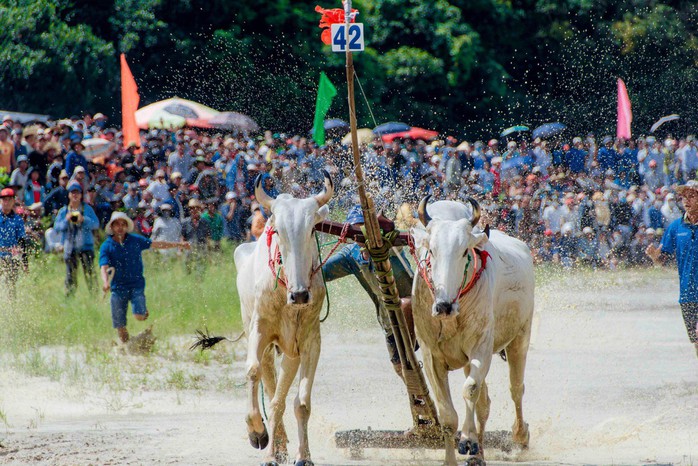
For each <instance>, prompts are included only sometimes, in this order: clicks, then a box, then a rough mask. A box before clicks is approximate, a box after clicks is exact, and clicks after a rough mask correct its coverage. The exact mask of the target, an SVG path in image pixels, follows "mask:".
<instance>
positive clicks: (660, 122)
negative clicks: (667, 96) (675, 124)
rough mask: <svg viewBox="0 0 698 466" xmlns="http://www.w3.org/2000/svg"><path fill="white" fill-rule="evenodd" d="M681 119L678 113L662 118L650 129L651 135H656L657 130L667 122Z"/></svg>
mask: <svg viewBox="0 0 698 466" xmlns="http://www.w3.org/2000/svg"><path fill="white" fill-rule="evenodd" d="M679 118H680V117H679V116H678V115H677V114H676V113H672V114H671V115H667V116H663V117H661V118H660V119H659V120H657V122H656V123H655V124H653V125H652V127H651V128H650V133H654V132H655V131H656V130H657V128H659V127H660V126H662V125H663V124H664V123H666V122H667V121H674V120H678V119H679Z"/></svg>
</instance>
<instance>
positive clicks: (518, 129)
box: [499, 125, 528, 137]
mask: <svg viewBox="0 0 698 466" xmlns="http://www.w3.org/2000/svg"><path fill="white" fill-rule="evenodd" d="M524 131H528V126H524V125H516V126H512V127H511V128H507V129H505V130H504V131H502V134H500V135H499V136H500V137H506V136H509V135H510V134H514V133H522V132H524Z"/></svg>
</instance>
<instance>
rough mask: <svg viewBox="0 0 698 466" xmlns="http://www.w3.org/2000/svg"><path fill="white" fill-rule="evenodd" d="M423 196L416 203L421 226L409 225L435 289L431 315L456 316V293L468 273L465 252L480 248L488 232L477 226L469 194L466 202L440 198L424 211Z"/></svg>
mask: <svg viewBox="0 0 698 466" xmlns="http://www.w3.org/2000/svg"><path fill="white" fill-rule="evenodd" d="M430 197H431V196H426V197H425V198H424V199H422V201H421V202H420V204H419V209H418V213H419V220H420V221H421V222H422V225H424V228H421V227H415V228H412V232H411V233H412V236H413V238H414V242H415V246H416V247H417V249H418V251H419V256H420V257H425V256H428V257H429V261H430V263H431V279H432V284H433V288H434V304H433V306H432V315H433V316H434V317H438V318H447V317H455V316H457V315H458V302H457V299H456V298H457V296H458V293H459V291H460V287H461V285H462V283H463V277H464V274H465V273H466V272H467V273H470V272H471V271H470V270H466V267H472V266H473V264H472V263H470V264H469V263H468V251H469V250H470V249H471V248H475V247H480V246H482V245H484V244H485V243H486V242H487V240H488V232H484V231H482V230H480V228H479V227H476V225H477V224H478V222H479V221H480V205H479V204H478V202H477V201H476V200H475V199H473V198H471V197H469V198H468V204H469V206H470V208H468V207H467V206H466V205H464V204H461V203H459V202H454V201H439V202H435V203H434V204H432V205H431V206H429V207H430V209H429V210H431V211H432V214H434V218H433V219H432V218H431V216H430V215H429V213H428V212H427V203H428V202H429V199H430Z"/></svg>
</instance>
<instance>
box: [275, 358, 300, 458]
mask: <svg viewBox="0 0 698 466" xmlns="http://www.w3.org/2000/svg"><path fill="white" fill-rule="evenodd" d="M299 364H300V359H299V358H289V357H288V356H286V355H284V356H283V357H282V358H281V366H280V368H279V382H278V384H277V385H276V391H275V393H274V398H273V399H272V402H271V407H270V416H269V430H270V436H271V446H270V452H269V458H268V460H269V461H270V462H271V461H276V462H278V463H279V464H283V463H286V462H288V437H287V435H286V429H285V428H284V412H285V411H286V397H287V395H288V390H289V389H290V388H291V384H292V383H293V379H295V377H296V373H297V372H298V365H299Z"/></svg>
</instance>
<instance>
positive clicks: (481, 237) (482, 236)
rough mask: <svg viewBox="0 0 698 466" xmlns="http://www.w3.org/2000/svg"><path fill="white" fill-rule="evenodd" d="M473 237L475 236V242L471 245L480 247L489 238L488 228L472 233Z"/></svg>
mask: <svg viewBox="0 0 698 466" xmlns="http://www.w3.org/2000/svg"><path fill="white" fill-rule="evenodd" d="M473 237H474V238H475V244H474V245H473V247H474V248H482V246H484V245H485V244H487V242H488V241H489V240H490V235H489V229H487V231H483V232H482V233H473Z"/></svg>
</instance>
